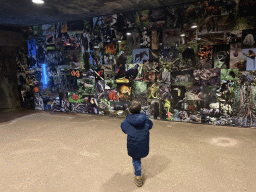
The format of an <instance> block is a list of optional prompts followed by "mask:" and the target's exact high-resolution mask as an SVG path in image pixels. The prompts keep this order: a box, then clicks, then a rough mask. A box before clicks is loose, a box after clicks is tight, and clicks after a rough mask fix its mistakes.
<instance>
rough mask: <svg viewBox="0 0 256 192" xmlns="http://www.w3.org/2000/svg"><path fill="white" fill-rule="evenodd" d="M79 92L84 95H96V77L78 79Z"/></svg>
mask: <svg viewBox="0 0 256 192" xmlns="http://www.w3.org/2000/svg"><path fill="white" fill-rule="evenodd" d="M77 85H78V92H79V93H81V94H82V95H95V94H96V87H95V78H94V77H85V78H81V79H77Z"/></svg>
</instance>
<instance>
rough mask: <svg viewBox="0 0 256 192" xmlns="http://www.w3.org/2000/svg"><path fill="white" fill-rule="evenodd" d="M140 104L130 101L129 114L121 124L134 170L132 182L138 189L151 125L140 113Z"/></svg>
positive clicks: (143, 114)
mask: <svg viewBox="0 0 256 192" xmlns="http://www.w3.org/2000/svg"><path fill="white" fill-rule="evenodd" d="M140 111H141V104H140V103H139V102H137V101H132V103H131V106H130V107H129V109H128V112H129V113H130V114H128V115H127V117H126V119H125V120H124V121H123V122H122V124H121V128H122V131H123V132H124V133H125V134H127V150H128V155H129V156H131V157H132V163H133V166H134V169H135V172H134V173H135V179H134V182H135V184H136V185H137V186H138V187H141V186H142V185H143V181H142V176H141V158H144V157H146V156H147V155H148V153H149V130H150V129H151V128H152V126H153V123H152V121H151V120H150V119H149V118H148V116H147V115H146V114H145V113H141V112H140Z"/></svg>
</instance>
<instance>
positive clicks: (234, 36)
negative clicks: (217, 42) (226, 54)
mask: <svg viewBox="0 0 256 192" xmlns="http://www.w3.org/2000/svg"><path fill="white" fill-rule="evenodd" d="M242 35H243V31H227V32H226V33H225V38H226V43H227V44H229V43H232V44H234V43H238V42H242Z"/></svg>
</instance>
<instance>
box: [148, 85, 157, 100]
mask: <svg viewBox="0 0 256 192" xmlns="http://www.w3.org/2000/svg"><path fill="white" fill-rule="evenodd" d="M147 89H148V90H147V99H159V84H158V83H157V82H152V83H151V82H150V83H148V88H147Z"/></svg>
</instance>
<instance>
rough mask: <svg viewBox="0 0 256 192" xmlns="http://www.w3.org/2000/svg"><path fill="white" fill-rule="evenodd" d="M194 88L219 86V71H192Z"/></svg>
mask: <svg viewBox="0 0 256 192" xmlns="http://www.w3.org/2000/svg"><path fill="white" fill-rule="evenodd" d="M193 75H194V81H193V85H194V86H219V85H220V69H219V68H214V69H204V70H198V69H196V70H194V72H193Z"/></svg>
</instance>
